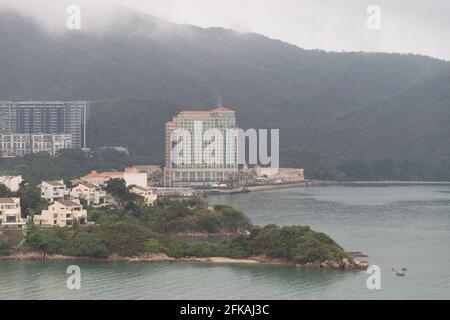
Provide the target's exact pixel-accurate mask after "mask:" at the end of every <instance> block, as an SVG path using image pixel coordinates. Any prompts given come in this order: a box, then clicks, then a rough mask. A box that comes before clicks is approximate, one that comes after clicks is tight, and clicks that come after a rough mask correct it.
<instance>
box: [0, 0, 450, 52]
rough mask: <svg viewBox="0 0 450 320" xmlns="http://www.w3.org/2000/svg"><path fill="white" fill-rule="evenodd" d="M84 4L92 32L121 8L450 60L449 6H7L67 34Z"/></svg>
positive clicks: (335, 45) (112, 0) (42, 0)
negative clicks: (372, 25)
mask: <svg viewBox="0 0 450 320" xmlns="http://www.w3.org/2000/svg"><path fill="white" fill-rule="evenodd" d="M72 4H75V5H79V6H80V7H81V9H82V14H83V19H85V20H86V21H88V22H89V26H90V28H89V29H90V30H97V31H99V30H104V29H105V28H108V27H110V26H111V23H115V22H114V20H113V19H112V18H113V17H115V18H117V17H116V16H115V15H114V10H113V9H112V8H113V7H114V6H122V7H126V8H130V9H133V10H136V11H139V12H144V13H148V14H152V15H155V16H157V17H160V18H162V19H167V20H169V21H173V22H176V23H182V24H183V23H184V24H192V25H198V26H202V27H210V26H221V27H225V28H229V29H234V30H236V31H239V32H256V33H261V34H264V35H267V36H269V37H271V38H275V39H281V40H283V41H287V42H290V43H292V44H295V45H298V46H300V47H303V48H306V49H323V50H328V51H377V52H402V53H415V54H424V55H430V56H433V57H437V58H441V59H447V60H450V43H449V42H448V41H447V39H449V38H450V19H448V13H449V12H450V2H448V1H447V0H434V1H433V2H429V3H425V2H424V1H422V0H409V1H407V0H396V1H392V0H375V1H372V0H370V1H368V0H341V1H335V0H246V1H241V0H227V1H218V0H150V1H149V0H91V1H87V0H0V8H9V9H14V10H18V11H20V12H22V13H24V14H26V15H30V16H32V17H34V18H35V19H36V20H38V21H39V22H40V23H41V24H42V25H44V26H45V27H46V28H47V29H48V30H52V31H58V30H64V28H65V23H66V19H67V13H66V9H67V7H68V6H69V5H72ZM369 5H378V6H379V7H380V8H381V12H382V15H381V19H382V20H381V29H380V30H369V29H368V28H367V27H366V20H367V13H366V9H367V7H368V6H369Z"/></svg>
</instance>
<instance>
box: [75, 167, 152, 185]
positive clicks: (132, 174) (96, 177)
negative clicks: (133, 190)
mask: <svg viewBox="0 0 450 320" xmlns="http://www.w3.org/2000/svg"><path fill="white" fill-rule="evenodd" d="M111 179H124V180H125V183H126V185H127V187H129V186H132V185H135V186H140V187H146V186H147V173H146V172H137V170H134V169H131V168H126V169H125V172H116V171H111V172H97V171H92V172H91V173H89V174H87V175H85V176H84V177H82V178H81V179H80V180H81V181H84V182H89V183H92V184H96V185H98V186H105V185H106V183H107V182H108V181H109V180H111Z"/></svg>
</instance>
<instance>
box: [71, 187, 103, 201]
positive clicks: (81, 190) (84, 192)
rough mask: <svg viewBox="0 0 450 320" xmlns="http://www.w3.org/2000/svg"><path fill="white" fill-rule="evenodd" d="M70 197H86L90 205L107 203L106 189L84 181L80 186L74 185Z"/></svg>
mask: <svg viewBox="0 0 450 320" xmlns="http://www.w3.org/2000/svg"><path fill="white" fill-rule="evenodd" d="M70 197H71V198H72V199H84V200H86V202H87V205H88V206H101V205H104V204H106V191H104V190H102V188H101V187H99V186H97V185H95V184H92V183H88V182H82V183H80V184H79V185H78V186H76V187H73V188H72V190H71V191H70Z"/></svg>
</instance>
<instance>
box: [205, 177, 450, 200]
mask: <svg viewBox="0 0 450 320" xmlns="http://www.w3.org/2000/svg"><path fill="white" fill-rule="evenodd" d="M328 185H390V186H395V185H400V186H402V185H418V186H420V185H443V186H446V185H450V181H420V180H418V181H408V180H367V181H365V180H355V181H338V180H305V181H304V182H296V183H280V184H269V185H256V186H248V187H247V188H245V189H244V188H236V189H225V190H220V189H214V190H202V191H201V193H203V194H205V195H208V196H217V195H232V194H243V193H248V192H261V191H270V190H281V189H288V188H297V187H308V186H328Z"/></svg>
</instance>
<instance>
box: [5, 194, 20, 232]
mask: <svg viewBox="0 0 450 320" xmlns="http://www.w3.org/2000/svg"><path fill="white" fill-rule="evenodd" d="M24 224H26V221H25V219H23V218H22V217H21V208H20V198H0V226H2V227H4V228H8V227H14V228H21V227H22V226H23V225H24Z"/></svg>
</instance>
